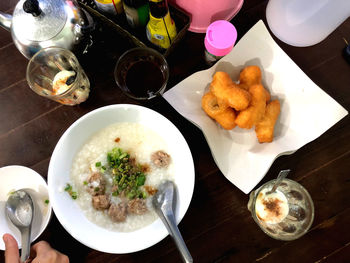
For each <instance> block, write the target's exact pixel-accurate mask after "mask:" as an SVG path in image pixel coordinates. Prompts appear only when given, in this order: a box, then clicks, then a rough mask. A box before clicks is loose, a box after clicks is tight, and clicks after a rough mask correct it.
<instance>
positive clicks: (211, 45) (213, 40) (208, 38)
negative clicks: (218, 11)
mask: <svg viewBox="0 0 350 263" xmlns="http://www.w3.org/2000/svg"><path fill="white" fill-rule="evenodd" d="M236 39H237V30H236V28H235V27H234V26H233V25H232V24H231V23H230V22H228V21H226V20H217V21H215V22H213V23H211V24H210V25H209V27H208V28H207V33H206V35H205V39H204V45H205V48H206V49H207V51H208V52H209V53H211V54H213V55H215V56H225V55H227V54H228V53H230V51H231V50H232V48H233V46H234V44H235V43H236Z"/></svg>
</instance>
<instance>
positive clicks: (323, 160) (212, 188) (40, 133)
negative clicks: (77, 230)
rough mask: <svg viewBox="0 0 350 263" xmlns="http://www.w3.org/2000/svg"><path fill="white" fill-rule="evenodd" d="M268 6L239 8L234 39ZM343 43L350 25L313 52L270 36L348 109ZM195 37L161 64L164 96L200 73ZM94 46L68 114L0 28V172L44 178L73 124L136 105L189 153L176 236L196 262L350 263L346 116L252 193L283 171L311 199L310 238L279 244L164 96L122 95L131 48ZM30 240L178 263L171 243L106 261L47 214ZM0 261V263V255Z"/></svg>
mask: <svg viewBox="0 0 350 263" xmlns="http://www.w3.org/2000/svg"><path fill="white" fill-rule="evenodd" d="M267 2H268V1H267V0H246V1H245V2H244V5H243V7H242V9H241V11H240V12H239V13H238V15H237V16H235V17H234V18H233V19H232V23H233V24H234V25H235V26H236V28H237V30H238V38H241V37H242V36H243V35H244V34H245V33H246V32H247V31H248V30H249V29H250V28H251V27H252V26H253V25H254V24H255V23H256V22H257V21H259V20H260V19H262V20H263V21H264V22H265V24H266V18H265V9H266V5H267ZM16 3H17V0H7V1H0V11H3V12H7V13H11V12H12V11H13V9H14V6H15V5H16ZM273 37H274V36H273ZM344 38H345V39H347V40H348V41H349V42H350V20H349V19H348V20H346V21H345V22H344V23H343V24H341V25H340V26H339V27H338V28H337V29H336V30H335V31H334V32H333V33H332V34H330V35H329V36H328V37H327V38H326V39H325V40H324V41H322V42H321V43H319V44H317V45H314V46H311V47H304V48H298V47H293V46H289V45H287V44H285V43H283V42H281V41H279V40H278V39H277V38H275V37H274V39H275V40H276V42H277V44H278V45H279V46H280V47H281V48H282V49H283V50H284V51H285V52H286V53H287V54H288V55H289V56H290V57H291V58H292V60H294V61H295V63H296V64H297V65H298V66H299V67H300V68H301V69H302V70H303V71H304V72H305V73H306V75H308V76H309V77H310V78H311V79H312V80H313V81H314V82H315V83H316V84H317V85H318V86H319V87H320V88H321V89H322V90H324V91H325V92H326V93H328V94H329V95H330V96H331V97H333V98H334V99H335V100H336V101H337V102H338V103H340V104H341V105H342V106H343V107H344V108H345V109H347V110H349V109H350V64H348V63H347V62H346V60H345V59H344V58H343V56H342V50H343V48H344V47H345V43H344ZM203 39H204V34H197V33H192V32H187V33H186V34H185V36H184V38H183V39H182V41H181V42H180V43H178V46H177V47H176V49H174V52H172V53H171V54H170V55H169V56H168V57H167V61H168V63H169V66H170V79H169V82H168V87H167V89H170V88H171V87H173V86H174V85H176V84H177V83H178V82H180V81H181V80H183V79H184V78H186V77H188V76H190V75H191V74H193V73H194V72H196V71H198V70H202V69H206V68H208V66H206V65H205V63H204V57H203V52H204V44H203ZM100 41H101V43H102V44H103V45H102V44H101V43H100V44H99V42H98V43H96V45H94V46H92V48H91V50H90V51H89V52H88V53H87V54H86V55H83V56H81V57H80V58H79V59H80V62H81V64H82V66H83V68H84V69H85V71H86V73H87V75H88V77H89V79H90V81H91V93H90V96H89V98H88V100H87V101H86V102H84V103H82V104H80V105H78V106H73V107H72V106H64V105H61V104H59V103H57V102H54V101H51V100H48V99H46V98H44V97H40V96H38V95H36V94H35V93H34V92H33V91H32V90H31V89H30V88H29V86H28V84H27V82H26V79H25V72H26V66H27V63H28V60H27V59H26V58H25V57H23V56H22V55H21V54H20V53H19V51H18V50H17V48H16V46H15V45H14V43H13V41H12V39H11V35H10V33H9V32H8V31H6V30H4V29H0V167H3V166H8V165H14V164H16V165H22V166H27V167H30V168H32V169H34V170H35V171H37V172H38V173H40V174H41V175H42V176H43V177H44V178H45V179H46V178H47V172H48V165H49V162H50V157H51V154H52V152H53V150H54V148H55V145H56V143H57V141H58V140H59V138H60V136H61V135H62V134H63V133H64V131H65V130H66V129H67V128H68V127H69V126H70V125H71V124H72V123H73V122H74V121H76V120H77V119H78V118H80V117H81V116H82V115H84V114H86V113H88V112H90V111H91V110H94V109H96V108H99V107H101V106H106V105H111V104H118V103H130V104H139V105H143V106H146V107H149V108H151V109H154V110H156V111H157V112H159V113H161V114H162V115H164V116H165V117H167V118H168V119H169V120H170V121H171V122H173V123H174V124H175V125H176V126H177V127H178V129H179V130H180V131H181V133H182V134H183V135H184V137H185V139H186V141H187V143H188V145H189V147H190V149H191V152H192V155H193V161H194V165H195V188H194V193H193V198H192V201H191V204H190V206H189V209H188V211H187V213H186V214H185V216H184V218H183V220H182V221H181V223H180V224H179V229H180V231H181V233H182V235H183V238H184V240H185V242H186V244H187V246H188V249H189V251H190V252H191V254H192V256H193V259H194V262H350V227H349V222H350V176H349V172H350V117H349V116H346V117H345V118H343V119H342V120H341V121H339V122H338V123H337V124H335V125H334V126H333V127H331V128H330V129H329V130H327V131H326V132H325V133H324V134H322V135H321V136H320V137H319V138H317V139H316V140H314V141H312V142H310V143H308V144H306V145H305V146H303V147H302V148H300V149H299V150H298V151H296V152H295V153H293V154H291V155H288V156H281V157H279V158H277V159H276V160H275V161H274V163H273V164H272V166H271V168H270V169H269V171H268V172H267V174H266V176H265V177H264V178H263V180H262V181H261V182H260V183H259V185H258V186H260V185H262V184H263V183H265V182H267V181H269V180H271V179H273V178H275V177H276V176H277V174H278V172H279V171H280V170H282V169H291V170H292V172H291V173H290V174H289V177H290V178H291V179H293V180H296V181H297V182H299V183H300V184H302V185H303V186H304V187H305V188H306V189H307V190H308V191H309V193H310V195H311V197H312V199H313V201H314V205H315V218H314V222H313V224H312V226H311V229H310V230H309V231H308V233H307V234H305V235H304V236H303V237H301V238H299V239H297V240H295V241H289V242H285V241H278V240H275V239H272V238H270V237H269V236H267V235H266V234H264V233H263V231H261V229H260V228H259V227H258V225H257V224H256V223H255V222H254V220H253V218H252V216H251V214H250V212H249V211H248V210H247V202H248V198H249V196H248V195H246V194H244V193H243V192H241V191H240V190H239V189H238V188H236V187H235V186H234V185H233V184H231V183H230V182H229V181H228V180H227V179H226V178H225V177H224V176H223V174H222V173H221V172H220V170H219V169H218V167H217V166H216V164H215V162H214V160H213V157H212V155H211V153H210V150H209V147H208V144H207V142H206V140H205V138H204V136H203V134H202V132H201V130H200V129H198V128H197V127H196V126H194V125H193V124H191V123H190V122H189V121H187V120H186V119H184V118H183V117H182V116H181V115H179V114H178V113H177V112H176V111H175V110H174V109H173V108H172V107H171V106H170V105H169V104H168V103H167V102H166V101H165V100H164V99H163V98H157V99H155V100H152V101H150V102H147V103H146V102H140V101H135V100H132V99H130V98H128V97H127V96H125V95H124V94H123V93H122V92H121V91H120V89H119V88H118V87H117V85H116V84H115V81H114V78H113V70H114V66H115V63H116V60H117V59H118V58H119V56H120V55H121V54H122V53H123V52H124V51H125V50H127V49H128V48H130V47H131V46H129V45H128V43H127V42H126V41H125V40H123V39H121V38H120V37H119V36H118V35H117V34H106V35H104V36H103V35H102V39H100ZM104 47H106V48H105V49H104ZM310 107H311V106H310ZM0 183H1V182H0ZM1 220H2V219H1ZM37 240H46V241H48V242H49V243H50V244H51V245H52V246H53V247H54V248H56V249H57V250H59V251H61V252H62V253H64V254H67V255H68V256H69V257H70V260H71V262H91V263H92V262H94V263H97V262H103V263H105V262H142V263H146V262H181V258H180V256H179V253H178V251H177V249H176V246H175V245H174V242H173V241H172V239H171V238H170V237H169V236H168V237H166V238H165V239H163V240H162V241H160V242H159V243H158V244H156V245H154V246H152V247H150V248H147V249H145V250H142V251H139V252H136V253H130V254H107V253H102V252H99V251H96V250H93V249H91V248H89V247H86V246H84V245H83V244H81V243H79V242H78V241H77V240H75V239H74V238H73V237H72V236H70V234H69V233H68V232H66V230H65V229H64V228H63V227H62V226H61V224H60V223H59V221H58V220H57V218H56V217H55V215H53V217H52V219H51V221H50V223H49V225H48V227H47V229H46V230H45V231H44V233H43V234H42V235H41V236H40V237H39V238H38V239H37ZM0 242H2V240H1V241H0ZM0 262H4V259H3V252H1V253H0Z"/></svg>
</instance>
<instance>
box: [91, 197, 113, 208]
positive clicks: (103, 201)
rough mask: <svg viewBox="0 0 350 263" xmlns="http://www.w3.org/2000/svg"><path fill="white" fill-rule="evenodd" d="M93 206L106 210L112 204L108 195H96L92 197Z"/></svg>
mask: <svg viewBox="0 0 350 263" xmlns="http://www.w3.org/2000/svg"><path fill="white" fill-rule="evenodd" d="M92 206H93V207H94V208H95V209H97V210H104V209H107V208H108V207H109V206H110V203H109V198H108V196H107V195H96V196H93V197H92Z"/></svg>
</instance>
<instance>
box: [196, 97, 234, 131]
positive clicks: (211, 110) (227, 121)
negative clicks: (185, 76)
mask: <svg viewBox="0 0 350 263" xmlns="http://www.w3.org/2000/svg"><path fill="white" fill-rule="evenodd" d="M202 108H203V110H204V111H205V113H206V114H208V115H209V116H210V117H211V118H213V119H214V120H216V121H217V122H218V123H219V124H220V125H221V126H222V127H223V128H224V129H226V130H231V129H233V128H234V127H235V126H236V124H235V119H236V113H235V111H234V110H233V109H231V108H230V107H228V105H227V104H225V103H224V102H221V101H220V100H218V99H217V98H216V97H215V95H214V94H213V93H212V92H210V91H209V92H207V93H206V94H204V96H203V97H202Z"/></svg>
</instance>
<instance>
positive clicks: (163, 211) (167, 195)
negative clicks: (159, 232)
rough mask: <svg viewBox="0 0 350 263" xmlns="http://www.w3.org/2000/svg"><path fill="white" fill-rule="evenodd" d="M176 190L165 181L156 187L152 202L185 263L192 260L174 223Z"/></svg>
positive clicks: (169, 182)
mask: <svg viewBox="0 0 350 263" xmlns="http://www.w3.org/2000/svg"><path fill="white" fill-rule="evenodd" d="M175 195H176V191H175V185H174V183H173V182H172V181H165V182H164V183H162V184H161V185H160V186H159V187H158V191H157V193H156V194H155V195H154V196H153V199H152V204H153V207H154V208H155V210H156V212H157V214H158V215H159V217H160V219H161V220H162V221H163V223H164V225H165V227H166V228H167V230H168V232H169V234H170V236H171V237H172V238H173V239H174V241H175V244H176V246H177V248H178V250H179V251H180V254H181V256H182V260H183V261H184V262H186V263H190V262H193V259H192V256H191V254H190V252H189V251H188V249H187V247H186V244H185V242H184V240H183V239H182V236H181V233H180V231H179V229H178V227H177V225H176V221H175V216H174V208H175V207H176V196H175Z"/></svg>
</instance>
